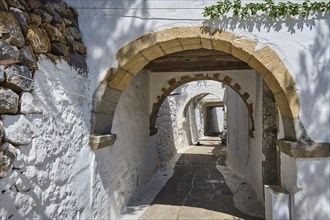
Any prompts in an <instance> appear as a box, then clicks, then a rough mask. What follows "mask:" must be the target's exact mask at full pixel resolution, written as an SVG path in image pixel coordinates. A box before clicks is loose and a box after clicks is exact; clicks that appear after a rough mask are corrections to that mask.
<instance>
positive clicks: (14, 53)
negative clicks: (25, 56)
mask: <svg viewBox="0 0 330 220" xmlns="http://www.w3.org/2000/svg"><path fill="white" fill-rule="evenodd" d="M18 58H19V51H18V49H17V48H16V47H14V46H12V45H10V44H8V43H6V42H3V41H2V40H0V61H1V60H10V59H18Z"/></svg>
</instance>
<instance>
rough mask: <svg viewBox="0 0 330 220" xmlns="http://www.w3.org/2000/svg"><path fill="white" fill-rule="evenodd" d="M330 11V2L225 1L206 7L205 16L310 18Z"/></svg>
mask: <svg viewBox="0 0 330 220" xmlns="http://www.w3.org/2000/svg"><path fill="white" fill-rule="evenodd" d="M326 11H330V1H326V2H325V1H321V2H311V1H310V0H305V1H304V2H302V3H293V2H290V1H288V2H279V3H275V2H274V1H273V0H264V1H263V2H262V3H248V4H242V1H241V0H223V1H219V2H218V3H216V4H214V5H211V6H208V7H205V8H204V12H203V15H204V17H209V18H210V19H212V20H214V19H218V18H220V17H221V16H223V15H226V14H227V13H229V12H232V13H233V15H235V16H239V17H241V18H244V17H247V16H256V15H268V16H269V17H271V18H279V17H285V16H301V17H308V16H309V15H313V14H316V13H320V12H321V13H324V12H326Z"/></svg>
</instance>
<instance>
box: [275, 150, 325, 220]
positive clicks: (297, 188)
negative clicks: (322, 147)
mask: <svg viewBox="0 0 330 220" xmlns="http://www.w3.org/2000/svg"><path fill="white" fill-rule="evenodd" d="M281 179H282V186H283V187H284V188H285V189H287V190H288V191H289V192H290V196H291V217H292V219H328V218H329V216H330V208H329V203H330V186H329V181H327V180H329V179H330V162H329V159H327V158H320V159H317V158H313V159H295V158H291V157H289V156H287V155H286V154H283V153H281ZM306 198H309V199H308V200H306Z"/></svg>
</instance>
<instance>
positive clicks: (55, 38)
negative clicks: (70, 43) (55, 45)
mask: <svg viewBox="0 0 330 220" xmlns="http://www.w3.org/2000/svg"><path fill="white" fill-rule="evenodd" d="M42 27H43V28H44V29H45V30H46V32H47V35H48V38H49V40H50V41H51V42H61V43H65V39H64V37H63V35H62V33H61V31H60V30H59V29H58V28H56V27H54V26H52V25H50V24H43V25H42Z"/></svg>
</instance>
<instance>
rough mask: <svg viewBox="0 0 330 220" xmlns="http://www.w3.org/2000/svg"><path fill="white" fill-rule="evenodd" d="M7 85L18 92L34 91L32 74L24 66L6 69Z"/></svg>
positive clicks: (11, 66)
mask: <svg viewBox="0 0 330 220" xmlns="http://www.w3.org/2000/svg"><path fill="white" fill-rule="evenodd" d="M5 76H6V77H5V78H6V85H7V86H8V87H9V88H11V89H12V90H14V91H16V92H20V91H30V90H31V89H32V85H33V82H32V73H31V71H30V70H29V69H28V68H27V67H26V66H22V65H16V64H13V65H10V66H9V67H7V68H6V69H5Z"/></svg>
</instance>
